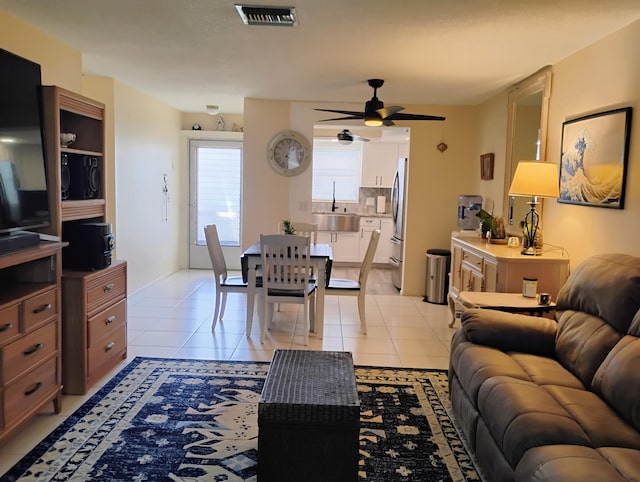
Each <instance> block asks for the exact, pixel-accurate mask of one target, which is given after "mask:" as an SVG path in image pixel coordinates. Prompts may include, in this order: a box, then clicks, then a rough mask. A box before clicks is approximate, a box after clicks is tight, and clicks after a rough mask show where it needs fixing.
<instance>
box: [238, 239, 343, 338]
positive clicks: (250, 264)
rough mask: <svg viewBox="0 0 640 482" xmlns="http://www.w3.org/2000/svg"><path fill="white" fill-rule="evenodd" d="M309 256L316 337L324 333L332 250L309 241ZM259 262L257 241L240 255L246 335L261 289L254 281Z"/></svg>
mask: <svg viewBox="0 0 640 482" xmlns="http://www.w3.org/2000/svg"><path fill="white" fill-rule="evenodd" d="M309 257H310V260H309V264H310V265H311V266H312V267H313V271H314V273H317V287H316V296H315V298H316V309H315V320H312V323H311V331H312V332H314V333H315V335H316V336H317V337H318V338H322V337H323V335H324V296H325V289H326V287H327V286H328V285H329V280H330V279H331V266H332V264H333V251H332V250H331V246H330V245H329V244H324V243H316V244H314V243H311V244H310V245H309ZM261 264H262V252H261V249H260V243H259V242H257V243H254V244H252V245H251V246H249V248H247V249H246V250H245V251H244V252H243V253H242V256H241V257H240V266H241V269H242V279H243V281H244V282H245V283H247V320H246V330H247V336H250V334H251V328H252V325H253V311H254V306H255V297H256V293H257V292H258V289H262V288H260V287H259V286H257V283H256V279H257V276H256V271H257V269H258V268H259V267H260V265H261ZM258 312H259V313H260V310H258Z"/></svg>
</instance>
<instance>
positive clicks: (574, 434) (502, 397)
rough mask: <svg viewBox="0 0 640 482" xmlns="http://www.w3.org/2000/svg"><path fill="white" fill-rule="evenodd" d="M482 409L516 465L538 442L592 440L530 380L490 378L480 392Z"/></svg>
mask: <svg viewBox="0 0 640 482" xmlns="http://www.w3.org/2000/svg"><path fill="white" fill-rule="evenodd" d="M478 409H479V412H480V416H481V417H482V419H483V420H484V423H485V424H486V425H487V427H488V429H489V431H490V432H491V435H492V436H493V439H494V440H495V441H496V443H497V444H498V446H499V447H500V448H501V450H502V451H503V453H504V455H505V458H506V459H507V461H508V462H509V464H510V465H511V467H513V468H515V467H516V465H517V464H518V462H519V460H520V458H521V457H522V456H523V455H524V453H525V452H526V451H527V450H529V449H530V448H532V447H536V446H538V445H549V444H563V443H566V444H572V445H589V443H590V440H589V436H588V435H587V433H586V432H585V431H584V430H583V429H582V427H580V425H579V424H578V423H577V422H576V421H575V420H574V419H573V417H571V415H570V414H569V413H568V412H567V410H566V409H565V408H564V407H563V406H562V405H560V404H559V403H558V402H557V401H556V399H555V398H553V396H552V395H551V394H550V393H549V392H548V391H546V390H545V389H543V388H542V387H539V386H538V385H536V384H535V383H532V382H529V381H523V380H517V379H515V378H511V377H501V376H496V377H493V378H491V379H490V380H487V381H486V382H485V383H484V384H483V385H482V387H481V389H480V392H479V393H478Z"/></svg>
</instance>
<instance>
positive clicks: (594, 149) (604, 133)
mask: <svg viewBox="0 0 640 482" xmlns="http://www.w3.org/2000/svg"><path fill="white" fill-rule="evenodd" d="M631 113H632V108H631V107H624V108H621V109H614V110H609V111H606V112H600V113H597V114H591V115H588V116H584V117H579V118H577V119H573V120H569V121H566V122H563V123H562V144H561V149H562V150H561V153H560V156H561V160H560V198H559V199H558V202H561V203H569V204H583V205H587V206H599V207H607V208H617V209H622V208H623V207H624V190H625V181H626V170H627V160H628V158H629V138H630V132H631Z"/></svg>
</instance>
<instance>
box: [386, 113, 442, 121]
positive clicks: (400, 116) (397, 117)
mask: <svg viewBox="0 0 640 482" xmlns="http://www.w3.org/2000/svg"><path fill="white" fill-rule="evenodd" d="M387 119H391V120H433V121H443V120H445V117H441V116H437V115H424V114H400V113H398V114H393V115H390V116H389V117H387Z"/></svg>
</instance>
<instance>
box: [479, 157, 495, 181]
mask: <svg viewBox="0 0 640 482" xmlns="http://www.w3.org/2000/svg"><path fill="white" fill-rule="evenodd" d="M493 162H494V155H493V152H489V153H488V154H482V155H481V156H480V179H482V180H491V179H493Z"/></svg>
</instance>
